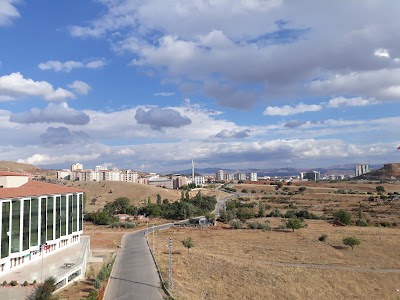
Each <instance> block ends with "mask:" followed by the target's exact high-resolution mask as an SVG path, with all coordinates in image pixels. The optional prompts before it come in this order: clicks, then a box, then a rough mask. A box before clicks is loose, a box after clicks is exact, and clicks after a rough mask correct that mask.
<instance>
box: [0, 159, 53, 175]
mask: <svg viewBox="0 0 400 300" xmlns="http://www.w3.org/2000/svg"><path fill="white" fill-rule="evenodd" d="M0 171H8V172H16V173H29V174H32V175H33V176H35V175H37V176H46V177H53V176H55V174H56V172H55V171H53V170H45V169H41V168H38V167H36V166H34V165H30V164H22V163H17V162H13V161H5V160H1V161H0Z"/></svg>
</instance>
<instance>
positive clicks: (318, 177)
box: [300, 171, 321, 181]
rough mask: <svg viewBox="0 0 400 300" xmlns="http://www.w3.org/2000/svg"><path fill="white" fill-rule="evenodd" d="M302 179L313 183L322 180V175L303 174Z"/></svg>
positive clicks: (312, 172) (301, 174)
mask: <svg viewBox="0 0 400 300" xmlns="http://www.w3.org/2000/svg"><path fill="white" fill-rule="evenodd" d="M300 179H308V180H312V181H318V180H320V179H321V174H320V172H318V171H309V172H301V173H300Z"/></svg>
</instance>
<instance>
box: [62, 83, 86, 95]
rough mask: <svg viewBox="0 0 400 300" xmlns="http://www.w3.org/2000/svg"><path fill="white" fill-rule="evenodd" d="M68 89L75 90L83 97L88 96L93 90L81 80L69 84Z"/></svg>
mask: <svg viewBox="0 0 400 300" xmlns="http://www.w3.org/2000/svg"><path fill="white" fill-rule="evenodd" d="M68 87H69V88H70V89H72V90H74V91H75V93H77V94H81V95H87V94H88V93H89V91H90V90H91V89H92V87H91V86H90V85H88V84H87V83H86V82H83V81H80V80H75V81H74V82H73V83H71V84H69V85H68Z"/></svg>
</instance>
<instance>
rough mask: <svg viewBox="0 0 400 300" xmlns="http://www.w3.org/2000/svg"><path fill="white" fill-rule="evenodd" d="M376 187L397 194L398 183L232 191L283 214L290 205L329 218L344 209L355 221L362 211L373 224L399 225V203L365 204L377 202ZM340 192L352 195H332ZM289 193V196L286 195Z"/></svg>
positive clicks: (267, 186)
mask: <svg viewBox="0 0 400 300" xmlns="http://www.w3.org/2000/svg"><path fill="white" fill-rule="evenodd" d="M379 185H382V186H384V188H385V192H384V194H385V195H387V194H388V193H394V192H398V193H400V184H399V183H385V184H380V183H377V182H368V181H359V182H335V183H330V182H294V183H293V184H292V185H291V186H288V185H287V184H284V185H283V187H282V188H281V189H279V190H275V185H270V182H268V181H267V182H265V184H236V185H234V188H235V189H236V190H237V191H238V192H240V191H242V190H243V189H246V190H247V191H248V194H247V195H248V196H247V197H249V199H250V201H257V202H258V201H261V202H263V203H265V204H268V205H270V206H271V207H272V208H279V209H280V210H281V211H283V212H285V211H286V210H287V209H288V208H289V205H291V206H292V207H297V208H299V209H308V210H309V211H311V212H314V213H316V214H318V215H325V216H327V217H330V216H331V215H332V212H333V211H336V210H339V209H345V210H349V211H352V212H353V215H354V217H355V218H354V219H357V218H356V216H357V215H358V214H359V212H360V211H361V212H362V213H363V215H364V216H365V217H366V218H368V219H369V220H371V221H373V222H375V223H380V222H389V223H391V224H393V223H398V224H399V225H400V201H397V202H388V201H383V200H378V201H368V198H369V197H371V196H374V197H377V198H379V195H378V194H377V192H376V187H377V186H379ZM300 187H306V190H305V191H304V192H303V193H296V194H295V192H296V191H298V190H299V188H300ZM283 188H286V189H287V192H286V193H282V189H283ZM339 190H345V191H354V192H355V194H349V193H347V194H341V193H335V192H337V191H339ZM251 191H253V193H252V192H251ZM254 192H255V193H254ZM290 192H292V195H288V193H290ZM367 193H369V194H367Z"/></svg>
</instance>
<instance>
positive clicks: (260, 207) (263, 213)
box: [258, 203, 267, 218]
mask: <svg viewBox="0 0 400 300" xmlns="http://www.w3.org/2000/svg"><path fill="white" fill-rule="evenodd" d="M266 215H267V212H266V209H265V204H263V203H260V204H259V205H258V217H259V218H264V217H265V216H266Z"/></svg>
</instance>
